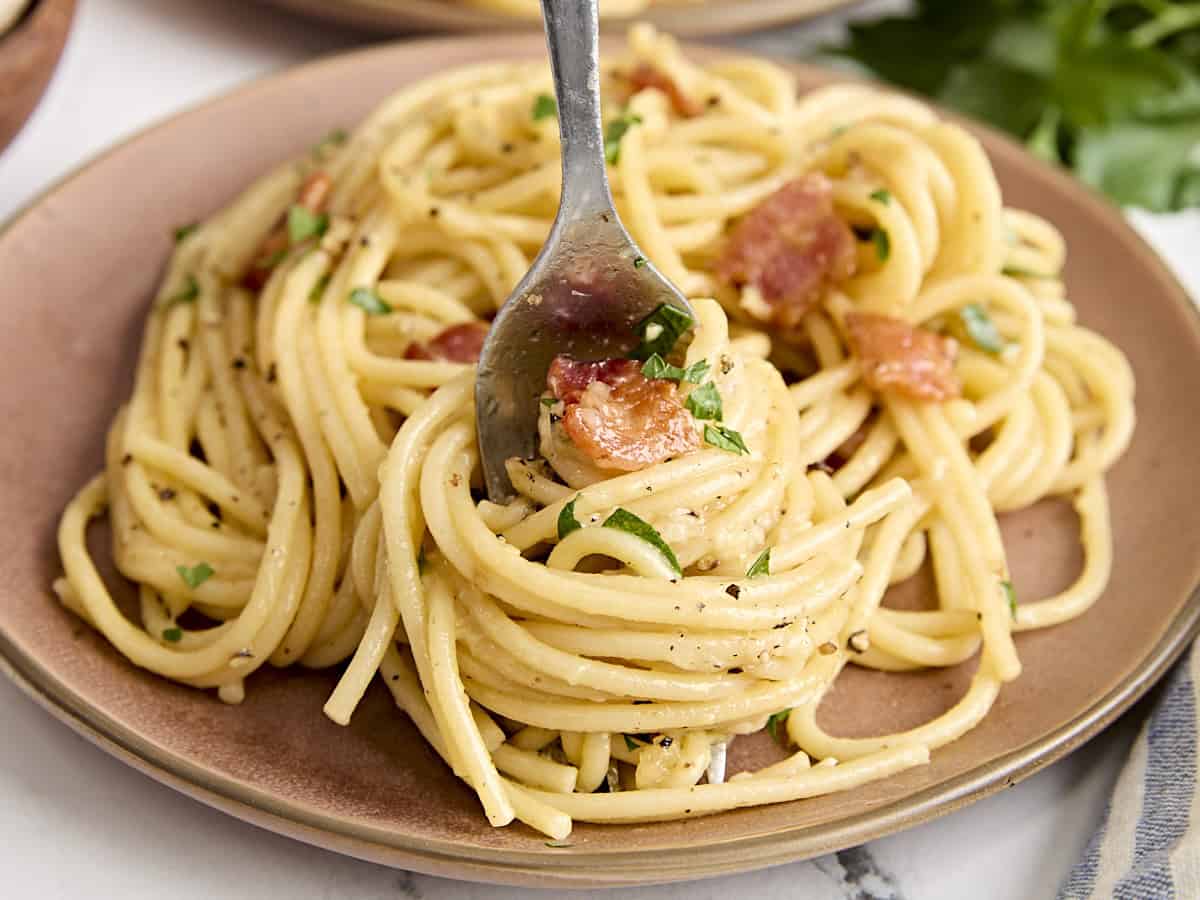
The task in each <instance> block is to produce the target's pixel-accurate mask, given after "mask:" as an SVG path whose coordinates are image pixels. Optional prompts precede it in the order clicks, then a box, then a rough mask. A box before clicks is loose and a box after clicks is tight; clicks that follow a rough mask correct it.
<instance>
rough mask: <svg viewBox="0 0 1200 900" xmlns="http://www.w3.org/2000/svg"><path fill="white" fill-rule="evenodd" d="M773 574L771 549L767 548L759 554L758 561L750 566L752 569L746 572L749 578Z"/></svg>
mask: <svg viewBox="0 0 1200 900" xmlns="http://www.w3.org/2000/svg"><path fill="white" fill-rule="evenodd" d="M770 574H771V548H770V547H767V548H766V549H765V550H763V552H762V553H760V554H758V559H756V560H755V561H754V562H752V563H751V564H750V568H748V569H747V570H746V577H747V578H757V577H758V576H759V575H770Z"/></svg>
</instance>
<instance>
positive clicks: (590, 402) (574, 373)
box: [546, 356, 700, 472]
mask: <svg viewBox="0 0 1200 900" xmlns="http://www.w3.org/2000/svg"><path fill="white" fill-rule="evenodd" d="M546 383H547V385H548V386H549V388H550V390H551V392H552V393H553V394H554V396H555V397H557V398H558V399H559V400H562V401H563V402H564V404H565V410H564V411H563V414H562V427H563V430H564V431H565V432H566V434H567V436H568V437H569V438H570V439H571V442H572V443H573V444H574V445H575V446H576V447H577V448H578V449H579V450H580V452H581V453H583V454H584V455H585V456H587V457H588V458H589V459H590V460H591V461H592V462H593V463H594V464H595V465H597V466H599V467H601V468H604V469H619V470H622V471H625V472H632V471H635V470H637V469H642V468H645V467H646V466H650V465H654V464H655V463H660V462H663V461H664V460H666V459H670V458H671V457H673V456H678V455H679V454H681V453H687V452H688V451H689V450H695V449H696V448H697V447H699V445H700V438H699V436H698V435H697V434H696V426H695V423H694V420H693V419H692V415H691V413H689V412H688V411H687V410H686V409H684V406H683V401H682V400H681V399H680V397H679V391H678V388H677V387H676V385H675V384H674V383H673V382H670V381H667V380H665V379H661V378H647V377H646V376H645V375H643V374H642V371H641V365H640V363H638V362H636V361H634V360H629V359H606V360H601V361H599V362H578V361H576V360H573V359H570V358H569V357H566V356H558V357H555V359H554V362H553V363H552V364H551V366H550V373H549V375H548V376H547V379H546Z"/></svg>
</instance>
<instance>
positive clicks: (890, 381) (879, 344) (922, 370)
mask: <svg viewBox="0 0 1200 900" xmlns="http://www.w3.org/2000/svg"><path fill="white" fill-rule="evenodd" d="M846 331H847V333H848V335H849V338H850V349H851V351H852V352H853V353H854V355H855V356H857V357H858V358H859V360H861V362H862V367H863V379H864V380H865V381H866V383H867V384H868V385H869V386H870V387H872V388H874V389H875V390H877V391H895V392H896V393H898V394H901V395H902V396H904V397H907V398H908V399H910V400H925V401H931V402H941V401H943V400H950V399H952V398H954V397H957V396H959V395H960V394H961V393H962V386H961V385H960V384H959V382H958V378H957V377H956V376H955V374H954V357H955V356H956V355H957V354H958V344H957V342H956V341H955V340H954V339H953V338H948V337H942V336H941V335H939V334H934V333H933V332H932V331H926V330H925V329H923V328H916V327H914V326H912V325H909V324H908V323H907V322H903V321H901V320H900V319H893V318H892V317H891V316H881V315H877V314H875V313H850V314H849V315H847V316H846Z"/></svg>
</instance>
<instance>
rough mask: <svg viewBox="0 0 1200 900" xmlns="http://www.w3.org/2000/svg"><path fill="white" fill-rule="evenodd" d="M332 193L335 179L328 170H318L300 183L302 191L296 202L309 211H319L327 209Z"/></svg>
mask: <svg viewBox="0 0 1200 900" xmlns="http://www.w3.org/2000/svg"><path fill="white" fill-rule="evenodd" d="M332 193H333V179H332V178H330V177H329V174H328V173H327V172H321V171H317V172H313V173H312V174H311V175H309V176H308V178H306V179H305V181H304V184H302V185H300V193H299V195H298V196H297V198H296V202H297V203H299V204H300V205H301V206H303V207H304V208H305V209H307V210H308V211H309V212H314V213H319V212H321V211H322V210H323V209H325V204H326V203H328V202H329V195H330V194H332Z"/></svg>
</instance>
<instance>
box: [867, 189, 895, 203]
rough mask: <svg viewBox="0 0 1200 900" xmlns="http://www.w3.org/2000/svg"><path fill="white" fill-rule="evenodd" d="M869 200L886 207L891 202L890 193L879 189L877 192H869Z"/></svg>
mask: <svg viewBox="0 0 1200 900" xmlns="http://www.w3.org/2000/svg"><path fill="white" fill-rule="evenodd" d="M871 199H872V200H874V201H875V202H876V203H882V204H883V205H884V206H887V205H888V204H889V203H891V202H892V195H891V192H890V191H888V190H886V189H884V188H880V189H879V190H877V191H871Z"/></svg>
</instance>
